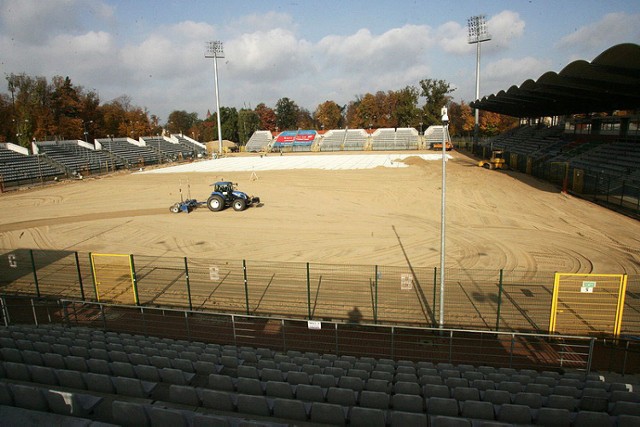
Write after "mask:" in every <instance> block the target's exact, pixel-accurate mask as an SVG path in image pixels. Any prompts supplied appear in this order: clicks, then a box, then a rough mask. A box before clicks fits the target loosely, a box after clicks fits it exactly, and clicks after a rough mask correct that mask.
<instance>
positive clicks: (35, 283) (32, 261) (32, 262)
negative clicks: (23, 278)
mask: <svg viewBox="0 0 640 427" xmlns="http://www.w3.org/2000/svg"><path fill="white" fill-rule="evenodd" d="M29 256H30V257H31V269H32V270H33V284H34V285H36V295H37V296H38V298H40V285H39V284H38V272H37V271H36V260H35V258H34V257H33V249H29Z"/></svg>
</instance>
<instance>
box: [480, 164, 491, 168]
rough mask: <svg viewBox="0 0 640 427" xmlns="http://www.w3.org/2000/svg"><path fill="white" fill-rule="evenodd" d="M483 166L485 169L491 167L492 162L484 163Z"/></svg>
mask: <svg viewBox="0 0 640 427" xmlns="http://www.w3.org/2000/svg"><path fill="white" fill-rule="evenodd" d="M482 167H483V168H485V169H491V164H490V163H485V164H484V165H482Z"/></svg>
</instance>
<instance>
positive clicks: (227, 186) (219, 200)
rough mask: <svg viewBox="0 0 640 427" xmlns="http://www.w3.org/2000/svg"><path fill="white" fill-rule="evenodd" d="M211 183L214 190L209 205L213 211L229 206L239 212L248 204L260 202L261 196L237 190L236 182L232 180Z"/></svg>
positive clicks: (208, 200) (208, 201)
mask: <svg viewBox="0 0 640 427" xmlns="http://www.w3.org/2000/svg"><path fill="white" fill-rule="evenodd" d="M211 185H213V192H212V193H211V195H210V196H209V198H208V199H207V207H208V208H209V209H210V210H212V211H213V212H218V211H221V210H223V209H224V208H227V207H229V206H231V207H233V210H235V211H238V212H239V211H243V210H245V209H246V208H247V207H248V206H251V205H253V204H258V203H260V198H259V197H254V196H248V195H247V193H244V192H242V191H238V190H236V188H235V184H234V183H232V182H230V181H219V182H216V183H214V184H211Z"/></svg>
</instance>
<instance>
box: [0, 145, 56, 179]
mask: <svg viewBox="0 0 640 427" xmlns="http://www.w3.org/2000/svg"><path fill="white" fill-rule="evenodd" d="M61 176H65V172H64V171H63V170H62V168H61V167H60V166H58V165H56V164H55V163H53V162H51V161H50V160H49V159H48V158H46V157H44V156H40V155H30V154H29V151H28V150H27V149H26V148H24V147H20V146H18V145H15V144H12V143H1V144H0V185H1V186H2V187H5V186H9V185H20V184H28V183H32V182H37V181H45V180H47V181H48V180H51V179H54V178H56V177H61Z"/></svg>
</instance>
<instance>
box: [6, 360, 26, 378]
mask: <svg viewBox="0 0 640 427" xmlns="http://www.w3.org/2000/svg"><path fill="white" fill-rule="evenodd" d="M2 366H3V368H4V372H5V375H6V376H7V378H10V379H12V380H18V381H31V374H30V373H29V368H27V365H25V364H24V363H16V362H2Z"/></svg>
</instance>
